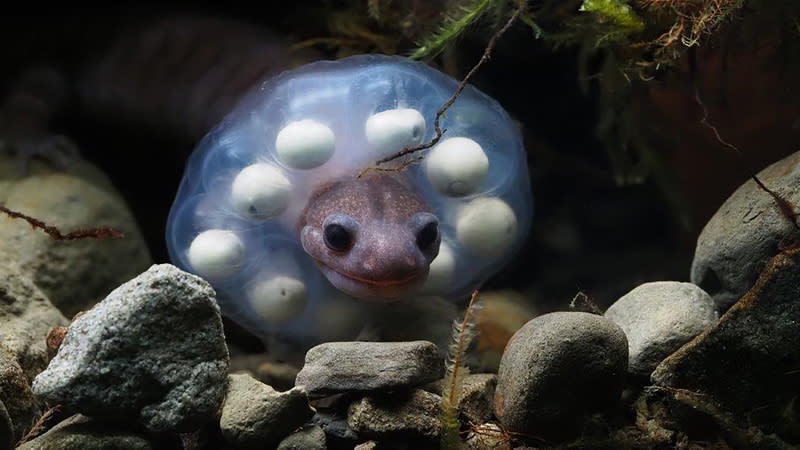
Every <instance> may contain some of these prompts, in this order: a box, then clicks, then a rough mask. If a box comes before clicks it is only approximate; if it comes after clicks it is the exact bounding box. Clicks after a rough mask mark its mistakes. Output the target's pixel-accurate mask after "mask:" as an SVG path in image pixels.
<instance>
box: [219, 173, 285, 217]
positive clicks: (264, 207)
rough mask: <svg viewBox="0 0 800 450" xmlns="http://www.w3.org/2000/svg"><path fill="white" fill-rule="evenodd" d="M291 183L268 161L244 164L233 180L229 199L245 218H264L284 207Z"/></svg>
mask: <svg viewBox="0 0 800 450" xmlns="http://www.w3.org/2000/svg"><path fill="white" fill-rule="evenodd" d="M291 189H292V185H291V183H289V180H288V179H287V178H286V177H285V176H284V175H283V173H282V172H281V171H280V169H278V168H277V167H275V166H272V165H270V164H263V163H261V164H253V165H251V166H247V167H245V168H244V169H243V170H242V171H241V172H239V174H238V175H237V176H236V178H235V179H234V180H233V186H232V188H231V202H232V203H233V207H234V208H236V211H237V212H238V213H239V214H241V215H242V216H244V217H247V218H250V219H256V220H266V219H270V218H272V217H275V216H278V215H280V214H281V213H283V211H284V210H286V206H287V205H288V203H289V194H290V193H291Z"/></svg>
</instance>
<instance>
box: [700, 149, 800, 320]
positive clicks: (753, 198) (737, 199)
mask: <svg viewBox="0 0 800 450" xmlns="http://www.w3.org/2000/svg"><path fill="white" fill-rule="evenodd" d="M758 178H759V179H760V180H761V181H762V182H763V183H764V184H765V185H766V186H767V187H768V188H769V189H771V190H773V191H774V192H776V193H777V194H779V195H780V196H781V197H783V198H784V199H786V200H788V201H789V202H791V203H792V204H794V205H798V204H800V152H797V153H794V154H792V155H790V156H788V157H786V158H784V159H782V160H780V161H778V162H776V163H774V164H772V165H771V166H769V167H767V168H766V169H764V170H762V171H761V172H759V174H758ZM799 238H800V232H799V231H798V230H797V229H796V228H795V226H794V224H792V221H791V220H789V219H788V218H786V217H784V215H783V214H782V213H781V211H780V209H779V208H778V206H777V204H776V202H775V199H774V198H773V197H772V196H771V195H770V194H769V193H767V192H765V191H764V190H763V189H760V188H759V187H758V186H757V185H756V183H755V182H754V181H753V180H748V181H747V182H746V183H744V184H743V185H742V186H740V187H739V188H738V189H737V190H736V191H735V192H734V193H733V194H732V195H731V196H730V197H729V198H728V200H726V201H725V203H723V205H722V206H721V207H720V208H719V210H718V211H717V212H716V213H715V214H714V216H713V217H712V218H711V220H709V221H708V223H707V224H706V226H705V227H704V228H703V231H702V232H701V233H700V236H699V237H698V239H697V248H696V249H695V253H694V260H693V261H692V276H691V280H692V283H694V284H696V285H698V286H700V287H701V288H702V289H703V290H705V291H706V292H708V293H709V295H711V297H712V298H713V299H714V302H715V303H716V304H717V308H718V309H719V310H720V311H721V312H724V311H725V310H727V309H728V308H729V307H730V306H731V305H733V304H734V303H735V302H736V301H737V300H738V299H739V298H740V297H741V296H742V295H744V293H745V292H747V291H748V290H749V289H750V288H751V287H752V286H753V283H754V282H755V281H756V278H758V274H759V272H760V271H761V268H762V267H764V264H765V263H767V262H768V261H769V260H770V258H772V257H773V256H774V255H776V254H777V253H778V246H779V244H780V243H781V242H796V241H797V240H798V239H799Z"/></svg>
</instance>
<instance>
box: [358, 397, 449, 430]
mask: <svg viewBox="0 0 800 450" xmlns="http://www.w3.org/2000/svg"><path fill="white" fill-rule="evenodd" d="M440 403H441V397H439V396H438V395H436V394H431V393H430V392H425V391H423V390H421V389H414V390H412V391H404V392H396V393H392V394H374V395H368V396H366V397H363V398H362V399H360V400H358V401H356V402H354V403H353V404H351V405H350V408H349V409H348V411H347V423H348V424H349V425H350V428H352V429H353V430H354V431H355V432H356V433H358V434H359V435H363V436H366V437H370V438H376V439H379V440H380V439H386V438H388V439H392V438H395V439H413V438H425V439H436V438H438V437H439V429H440V427H441V424H440V422H439V414H440V410H439V405H440Z"/></svg>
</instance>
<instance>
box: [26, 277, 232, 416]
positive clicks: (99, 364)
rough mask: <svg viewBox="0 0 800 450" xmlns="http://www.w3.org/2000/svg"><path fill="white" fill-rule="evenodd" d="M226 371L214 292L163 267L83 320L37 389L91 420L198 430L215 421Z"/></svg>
mask: <svg viewBox="0 0 800 450" xmlns="http://www.w3.org/2000/svg"><path fill="white" fill-rule="evenodd" d="M227 371H228V349H227V347H226V345H225V336H224V335H223V331H222V318H221V316H220V310H219V306H217V303H216V299H215V294H214V290H213V289H212V288H211V286H210V285H209V284H208V283H207V282H206V281H205V280H203V279H201V278H199V277H197V276H194V275H192V274H189V273H186V272H183V271H181V270H180V269H178V268H176V267H174V266H171V265H169V264H163V265H156V266H153V267H151V268H150V269H149V270H148V271H147V272H145V273H143V274H141V275H140V276H138V277H136V278H134V279H133V280H131V281H129V282H127V283H125V284H123V285H122V286H120V287H119V288H117V289H115V290H114V291H113V292H112V293H111V294H109V296H108V297H107V298H106V299H105V300H103V301H102V302H100V303H99V304H97V305H96V306H95V307H94V308H92V309H91V310H89V311H87V312H86V313H85V314H82V315H80V316H79V317H77V318H76V319H75V320H74V321H73V322H72V324H71V325H70V326H69V329H68V331H67V335H66V337H65V338H64V341H63V343H62V344H61V347H60V349H59V351H58V354H57V355H56V356H55V358H53V360H52V361H51V362H50V365H49V366H48V367H47V370H45V371H44V372H42V373H41V374H39V376H37V377H36V379H35V380H34V382H33V389H34V392H35V393H36V394H37V395H38V396H40V397H42V398H44V399H47V400H48V401H50V402H53V403H61V404H65V405H67V406H69V407H72V408H74V409H75V410H77V411H79V412H81V413H84V414H86V415H89V416H100V417H110V416H116V417H121V418H125V419H128V420H131V421H135V420H139V421H141V422H142V423H143V424H144V425H145V426H147V427H148V428H149V429H151V430H153V431H193V430H195V429H197V428H199V427H200V426H202V425H203V424H204V423H206V422H208V421H210V420H212V419H213V418H214V417H215V414H216V412H217V410H218V408H219V406H220V404H221V403H222V397H223V395H224V393H225V385H226V381H227V375H228V374H227Z"/></svg>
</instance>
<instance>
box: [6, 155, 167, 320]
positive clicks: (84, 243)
mask: <svg viewBox="0 0 800 450" xmlns="http://www.w3.org/2000/svg"><path fill="white" fill-rule="evenodd" d="M3 167H8V168H10V169H13V168H15V164H14V161H13V160H10V159H8V157H6V156H2V155H0V168H3ZM0 204H2V205H4V206H6V207H7V208H9V209H12V210H16V211H20V212H23V213H25V214H27V215H30V216H33V217H35V218H37V219H39V220H42V221H44V222H46V223H47V224H48V225H53V226H56V227H58V228H59V229H60V230H61V231H62V232H64V233H67V232H70V231H74V230H77V229H83V228H95V227H101V226H102V227H111V228H114V229H116V230H119V231H121V232H122V233H123V234H124V238H122V239H80V240H75V241H70V242H65V241H57V240H55V239H53V238H51V237H50V236H49V235H47V234H46V233H44V232H42V231H41V230H34V229H31V227H30V225H28V223H27V222H25V221H24V220H5V218H4V220H0V254H3V255H7V256H8V257H9V258H12V257H13V259H14V261H16V262H17V263H18V264H19V266H20V269H21V271H22V273H23V274H24V275H26V276H27V277H29V278H30V279H31V281H33V282H34V283H35V284H36V286H38V288H39V289H41V290H42V292H44V294H45V295H46V296H47V298H48V299H49V300H50V301H51V302H53V305H55V306H56V307H57V308H58V309H59V310H61V312H62V313H63V314H64V315H65V316H67V317H72V316H73V315H75V313H77V312H78V311H82V310H85V309H88V308H89V307H91V306H92V305H94V304H95V303H97V302H98V301H100V300H102V299H103V297H105V296H106V295H107V294H108V293H109V292H110V291H111V290H112V289H114V287H116V286H118V285H119V284H120V283H122V282H124V281H126V280H129V279H131V278H132V277H134V276H136V274H138V273H139V272H141V271H142V270H145V269H146V268H147V267H148V266H149V265H151V264H152V258H151V257H150V252H149V251H148V248H147V244H146V243H145V241H144V238H143V237H142V234H141V232H140V231H139V228H138V226H137V225H136V219H135V218H134V217H133V214H132V213H131V212H130V210H129V209H128V207H127V205H126V203H125V200H124V199H123V198H122V196H121V195H120V194H119V193H118V192H117V191H116V190H115V189H114V187H113V185H112V183H111V181H110V180H109V179H108V177H106V176H105V175H104V174H102V173H101V172H100V171H99V170H98V169H97V168H95V167H93V166H91V165H90V164H88V163H86V162H84V161H80V160H75V161H73V164H71V166H70V168H69V169H68V170H67V171H63V170H60V169H54V168H52V167H51V166H49V165H47V164H40V163H35V164H31V170H30V171H29V172H28V174H27V176H25V177H23V178H18V175H16V174H14V173H13V172H10V171H8V170H0Z"/></svg>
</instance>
